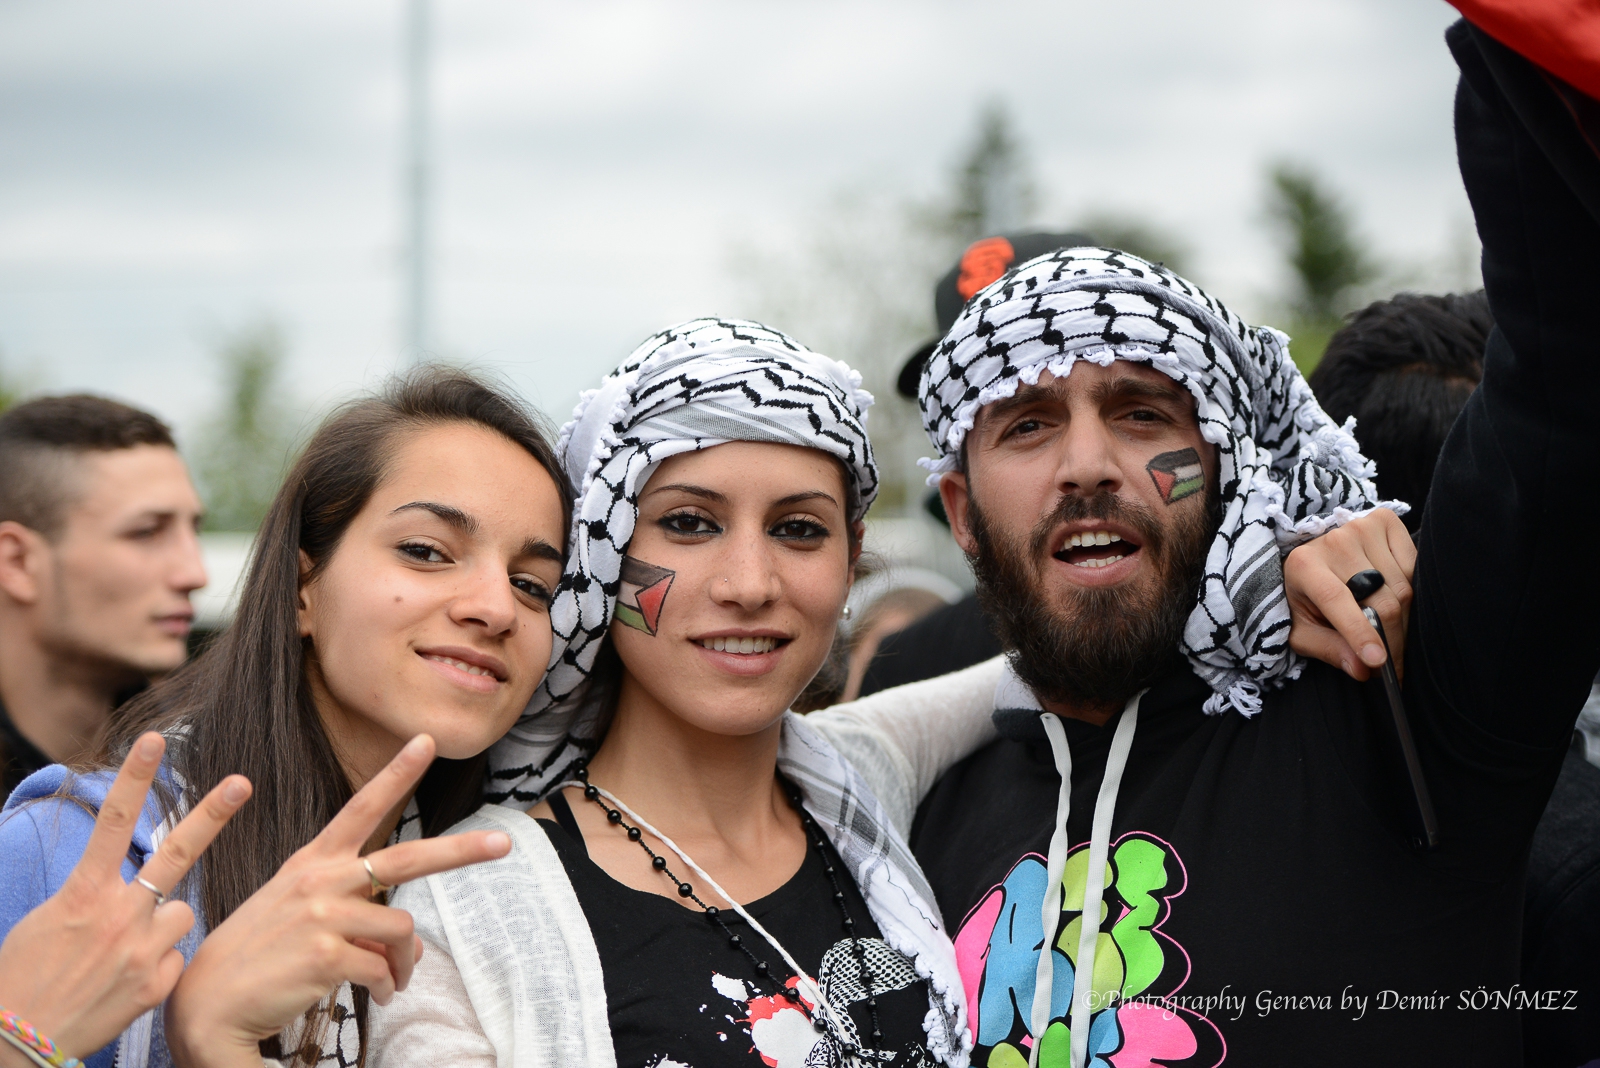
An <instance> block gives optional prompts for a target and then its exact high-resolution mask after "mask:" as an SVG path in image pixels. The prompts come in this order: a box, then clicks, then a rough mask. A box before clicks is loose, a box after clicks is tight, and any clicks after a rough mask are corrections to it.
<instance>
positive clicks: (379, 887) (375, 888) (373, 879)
mask: <svg viewBox="0 0 1600 1068" xmlns="http://www.w3.org/2000/svg"><path fill="white" fill-rule="evenodd" d="M361 866H362V867H363V868H365V869H367V881H368V882H369V883H371V884H372V896H373V897H374V898H376V897H377V896H378V895H379V894H387V893H388V892H389V891H390V890H393V889H394V887H392V886H390V885H388V884H387V883H382V882H379V881H378V876H377V873H376V872H374V871H373V870H372V861H370V860H368V859H367V858H366V857H362V858H361Z"/></svg>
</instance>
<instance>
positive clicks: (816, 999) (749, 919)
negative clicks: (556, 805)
mask: <svg viewBox="0 0 1600 1068" xmlns="http://www.w3.org/2000/svg"><path fill="white" fill-rule="evenodd" d="M590 785H593V784H592V783H586V782H579V781H578V780H576V779H571V780H569V781H567V782H564V783H562V784H561V785H559V786H557V787H556V789H557V790H563V789H565V788H567V787H568V786H576V787H579V788H580V789H581V788H582V787H585V786H590ZM595 789H596V790H598V791H600V796H601V797H603V798H605V799H606V800H608V801H610V802H611V803H612V804H614V805H616V806H617V808H619V809H621V810H622V812H623V814H624V815H626V816H627V817H628V818H629V819H631V820H632V821H633V822H634V823H635V824H636V825H637V826H638V828H639V829H640V830H641V831H644V832H645V833H646V834H653V835H655V836H656V837H657V838H659V839H660V840H661V844H662V845H664V846H666V847H667V848H668V849H670V850H672V851H673V852H674V853H676V854H677V855H678V859H680V860H682V861H683V863H684V864H685V865H687V866H688V868H689V870H690V871H692V872H694V873H695V874H696V875H698V876H699V877H700V878H701V879H702V880H704V882H705V884H706V885H707V886H708V887H710V888H711V889H712V890H713V891H714V892H715V893H716V895H717V896H718V897H720V898H722V900H724V901H726V902H727V903H728V905H729V907H730V908H732V909H733V911H734V912H735V913H737V914H738V915H739V917H740V918H741V919H743V920H744V922H745V923H748V924H749V925H750V929H751V930H752V931H755V932H756V934H758V935H760V936H761V937H762V938H764V939H766V940H767V945H769V946H771V947H772V950H773V952H774V953H776V954H778V956H780V957H782V958H783V962H784V963H785V964H787V965H788V966H789V969H790V970H791V971H793V972H794V974H795V976H796V977H797V978H798V979H799V985H800V986H802V987H804V988H805V990H803V991H802V993H805V992H807V991H809V994H808V996H809V997H810V998H811V1002H812V1004H813V1005H815V1006H816V1007H817V1008H818V1009H820V1010H824V1011H826V1013H827V1014H828V1017H829V1018H830V1019H831V1020H832V1021H833V1026H834V1027H835V1028H837V1029H838V1033H839V1034H841V1035H844V1034H849V1030H848V1029H847V1028H845V1027H844V1025H843V1024H842V1023H841V1022H840V1019H839V1013H838V1011H837V1010H835V1009H834V1007H833V1006H832V1005H831V1004H829V1003H828V999H827V998H825V997H823V995H822V987H821V986H820V985H818V983H817V981H816V980H815V979H813V978H811V976H810V975H808V974H806V970H805V969H804V968H802V967H800V964H799V962H798V961H796V960H795V959H794V957H792V956H790V954H789V951H788V950H787V949H784V948H783V945H782V944H781V943H780V942H779V941H778V940H777V939H776V938H774V937H772V935H771V934H769V933H768V932H767V929H766V928H765V927H763V926H761V924H760V923H758V922H756V918H755V917H754V916H752V915H750V914H749V913H748V912H746V911H745V910H744V906H743V905H741V904H739V903H738V902H737V901H735V900H734V899H733V898H731V897H729V896H728V892H727V891H726V890H724V889H723V888H722V887H720V886H718V885H717V881H716V880H715V879H713V878H712V877H711V876H710V875H707V874H706V870H705V869H704V868H702V867H701V866H700V865H698V864H696V863H695V862H694V860H693V858H691V857H690V856H689V854H687V853H685V852H684V851H683V850H681V849H679V848H678V843H676V842H674V841H673V840H672V839H670V838H668V837H667V836H666V835H664V834H662V833H661V832H660V831H658V830H656V829H655V828H654V827H652V826H650V824H649V823H647V822H645V819H644V817H643V816H640V815H639V814H638V813H637V812H635V811H634V810H633V809H631V808H629V807H628V806H627V804H626V803H624V802H623V800H622V799H621V798H620V797H618V796H617V795H616V794H614V793H612V792H611V791H610V790H607V789H606V788H605V787H604V786H595Z"/></svg>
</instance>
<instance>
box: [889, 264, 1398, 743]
mask: <svg viewBox="0 0 1600 1068" xmlns="http://www.w3.org/2000/svg"><path fill="white" fill-rule="evenodd" d="M1288 341H1289V339H1288V338H1287V337H1286V336H1284V335H1283V334H1282V333H1280V332H1278V331H1277V330H1273V329H1272V328H1270V327H1259V326H1250V325H1249V324H1248V323H1245V322H1243V321H1242V320H1240V319H1239V317H1238V316H1236V315H1235V314H1234V313H1233V312H1232V311H1230V310H1229V309H1228V308H1227V307H1226V306H1225V305H1223V303H1222V302H1221V301H1219V300H1217V299H1216V298H1215V297H1212V296H1211V295H1210V294H1208V293H1206V292H1205V291H1204V290H1202V289H1201V288H1200V287H1199V286H1196V285H1194V284H1193V283H1192V282H1189V281H1186V280H1185V279H1183V278H1180V277H1179V276H1178V275H1176V274H1173V273H1172V272H1171V271H1169V270H1167V269H1166V268H1165V267H1162V266H1159V265H1157V264H1152V263H1148V262H1146V261H1145V260H1142V259H1140V258H1139V257H1137V256H1133V255H1130V254H1128V253H1126V252H1117V251H1114V250H1111V249H1103V248H1072V249H1061V250H1059V251H1056V252H1053V253H1050V254H1049V255H1046V256H1040V257H1039V258H1037V259H1034V260H1030V261H1028V262H1027V263H1024V264H1021V265H1019V266H1018V267H1016V268H1014V269H1013V270H1011V271H1009V272H1008V273H1006V274H1005V275H1004V276H1002V277H1001V278H999V279H997V280H996V281H995V282H993V283H991V284H990V285H989V286H987V287H986V288H985V289H983V290H981V291H980V292H978V293H977V294H975V295H974V296H973V298H972V300H971V301H970V302H968V304H967V306H966V308H965V309H964V310H963V311H962V313H961V316H960V318H958V319H957V320H956V322H955V325H953V326H952V327H951V328H950V332H949V333H948V334H946V335H945V337H944V339H943V340H942V341H941V342H940V343H939V345H938V347H937V348H935V350H934V352H933V355H932V356H930V357H929V359H928V362H927V365H926V366H925V367H924V369H923V372H922V383H921V389H920V391H919V392H920V399H921V404H922V425H923V428H924V429H925V430H927V432H928V437H929V438H930V439H931V440H932V441H933V445H934V448H935V449H936V450H937V452H938V455H936V456H935V457H934V458H933V459H931V460H924V461H922V463H923V466H924V467H926V468H927V469H928V470H929V471H930V472H932V474H931V475H930V476H929V479H928V481H929V484H930V485H932V484H936V483H937V482H938V479H939V476H940V475H942V474H943V473H944V472H946V471H953V470H955V469H956V468H957V460H958V457H959V455H960V452H961V443H962V441H963V440H964V439H965V437H966V434H967V431H968V430H970V429H971V428H972V425H973V420H974V419H975V417H976V416H977V413H978V410H979V409H980V408H982V407H983V406H985V405H987V404H991V403H993V402H994V401H997V400H1001V399H1004V398H1006V397H1010V396H1012V395H1013V394H1015V393H1016V391H1017V388H1018V387H1019V385H1021V384H1023V383H1028V384H1030V385H1031V384H1036V383H1037V382H1038V380H1039V376H1040V375H1041V374H1042V373H1044V372H1045V371H1049V372H1050V373H1051V374H1053V375H1055V376H1057V377H1061V376H1064V375H1066V374H1067V373H1068V372H1070V371H1071V370H1072V366H1073V364H1075V363H1077V362H1078V361H1079V360H1088V361H1089V362H1091V363H1095V364H1099V365H1100V366H1102V367H1103V366H1108V365H1109V364H1110V363H1111V361H1112V360H1132V361H1136V362H1140V363H1148V364H1149V365H1150V366H1151V367H1153V368H1155V369H1156V370H1158V371H1161V372H1163V373H1164V374H1166V375H1168V376H1170V377H1171V378H1172V379H1173V380H1174V381H1176V382H1178V383H1179V384H1180V385H1182V386H1184V387H1185V388H1186V389H1188V390H1189V392H1190V393H1192V394H1193V395H1194V398H1195V402H1196V404H1197V406H1198V409H1197V410H1198V414H1199V420H1200V433H1201V435H1202V436H1203V437H1204V438H1205V440H1206V441H1208V442H1211V443H1212V444H1213V445H1215V446H1216V447H1217V454H1218V459H1219V470H1218V475H1219V479H1220V482H1221V494H1222V526H1221V529H1220V530H1218V532H1217V537H1216V540H1215V541H1214V542H1213V543H1212V545H1211V549H1210V551H1209V553H1208V554H1207V557H1206V568H1205V581H1204V584H1203V586H1202V588H1201V595H1200V603H1199V604H1198V605H1197V606H1196V607H1195V610H1194V612H1193V613H1192V614H1191V615H1190V616H1189V620H1188V623H1187V625H1186V626H1185V628H1184V634H1183V652H1184V654H1185V655H1186V656H1187V657H1188V658H1189V661H1190V662H1191V663H1192V664H1193V665H1194V669H1195V671H1196V673H1198V674H1199V675H1200V676H1201V677H1202V678H1203V679H1205V680H1206V682H1207V683H1209V684H1210V686H1211V688H1212V690H1213V691H1215V692H1214V694H1213V696H1212V697H1211V699H1210V700H1209V701H1207V702H1206V706H1205V710H1206V711H1207V712H1209V713H1212V714H1216V713H1220V712H1223V711H1226V710H1227V709H1228V708H1234V709H1236V710H1238V711H1239V712H1241V713H1243V714H1244V715H1246V716H1250V715H1254V714H1255V713H1256V712H1258V711H1260V709H1261V694H1260V688H1261V685H1262V684H1268V685H1282V684H1283V682H1285V681H1287V680H1289V679H1293V678H1298V677H1299V675H1300V671H1301V669H1302V667H1303V666H1304V665H1303V663H1302V661H1301V660H1300V658H1299V656H1298V655H1296V654H1295V653H1293V652H1292V651H1291V650H1290V649H1289V606H1288V601H1287V597H1286V595H1285V592H1284V586H1283V567H1282V554H1283V553H1286V552H1288V550H1289V549H1291V548H1293V547H1294V546H1296V545H1299V544H1300V543H1302V542H1304V541H1307V540H1309V539H1310V538H1313V537H1316V536H1317V535H1319V534H1322V533H1323V532H1325V531H1327V530H1330V529H1332V528H1334V527H1337V526H1340V525H1341V524H1344V523H1347V522H1349V521H1350V520H1351V519H1354V518H1356V517H1358V516H1361V515H1365V514H1366V513H1367V512H1370V511H1372V510H1373V509H1374V508H1377V507H1384V508H1392V509H1393V510H1395V511H1396V512H1401V513H1403V512H1405V511H1406V506H1405V505H1404V504H1401V503H1399V502H1380V501H1379V500H1378V495H1377V490H1376V489H1375V488H1374V487H1373V484H1372V481H1371V480H1372V476H1373V472H1374V468H1373V465H1372V462H1371V461H1370V460H1368V459H1367V458H1366V457H1364V456H1362V455H1361V451H1360V449H1359V448H1358V446H1357V445H1356V441H1355V438H1353V437H1352V436H1351V435H1350V427H1351V426H1353V425H1354V424H1353V423H1351V422H1347V423H1346V425H1345V427H1343V428H1341V427H1339V426H1337V425H1335V424H1334V422H1333V420H1332V419H1330V418H1329V417H1328V415H1327V413H1326V412H1324V411H1323V410H1322V408H1321V406H1320V405H1318V404H1317V402H1316V399H1315V398H1314V397H1313V396H1312V394H1311V388H1310V387H1309V386H1308V385H1306V381H1305V379H1304V378H1303V377H1302V376H1301V374H1300V371H1299V369H1298V368H1296V367H1295V365H1294V361H1292V360H1291V359H1290V358H1289V348H1288Z"/></svg>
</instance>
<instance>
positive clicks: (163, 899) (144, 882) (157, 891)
mask: <svg viewBox="0 0 1600 1068" xmlns="http://www.w3.org/2000/svg"><path fill="white" fill-rule="evenodd" d="M133 881H134V882H136V883H138V884H139V885H140V886H142V887H144V888H145V889H146V890H148V891H150V892H151V893H152V894H154V895H156V908H160V907H161V906H162V905H165V904H166V903H167V895H166V894H163V893H162V892H161V888H160V887H158V886H157V885H156V884H155V883H153V882H151V881H150V880H149V879H146V878H145V877H144V876H143V875H135V876H134V877H133Z"/></svg>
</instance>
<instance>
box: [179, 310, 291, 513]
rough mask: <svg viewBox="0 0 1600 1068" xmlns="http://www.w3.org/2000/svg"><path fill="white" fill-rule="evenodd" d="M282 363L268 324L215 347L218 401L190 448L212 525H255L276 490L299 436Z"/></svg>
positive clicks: (279, 344) (279, 341)
mask: <svg viewBox="0 0 1600 1068" xmlns="http://www.w3.org/2000/svg"><path fill="white" fill-rule="evenodd" d="M283 361H284V344H283V336H282V334H281V332H280V331H279V330H278V329H277V328H276V327H275V326H273V325H271V324H270V323H264V324H261V325H258V326H255V327H251V328H249V329H246V330H244V331H241V332H240V333H238V334H236V335H235V336H234V337H232V338H231V339H229V340H228V341H226V342H225V343H224V344H223V345H222V347H221V350H220V352H219V353H218V363H219V365H220V369H221V372H222V380H223V382H222V384H223V396H222V402H221V404H220V406H219V409H218V410H217V412H216V413H214V414H213V415H212V417H211V418H210V419H209V420H208V421H207V422H206V423H205V424H204V425H203V426H202V427H201V429H200V433H199V434H198V436H197V439H196V444H197V448H196V450H195V457H196V461H195V474H196V475H197V476H198V478H199V481H200V488H201V494H202V496H203V498H204V500H205V502H206V526H207V527H208V528H209V529H211V530H239V531H253V530H255V529H256V528H257V527H258V526H260V524H261V519H262V517H263V516H265V515H266V512H267V507H268V506H269V505H270V504H271V503H272V498H273V495H274V494H276V493H277V491H278V483H279V482H280V481H281V480H282V478H283V473H284V471H285V469H286V468H287V467H288V464H289V458H290V455H291V454H292V452H293V451H294V447H295V443H296V440H295V439H296V436H297V435H296V423H295V419H294V416H293V414H292V410H291V407H290V404H289V403H288V399H287V396H286V390H285V386H284V383H283V381H282V377H283Z"/></svg>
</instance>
